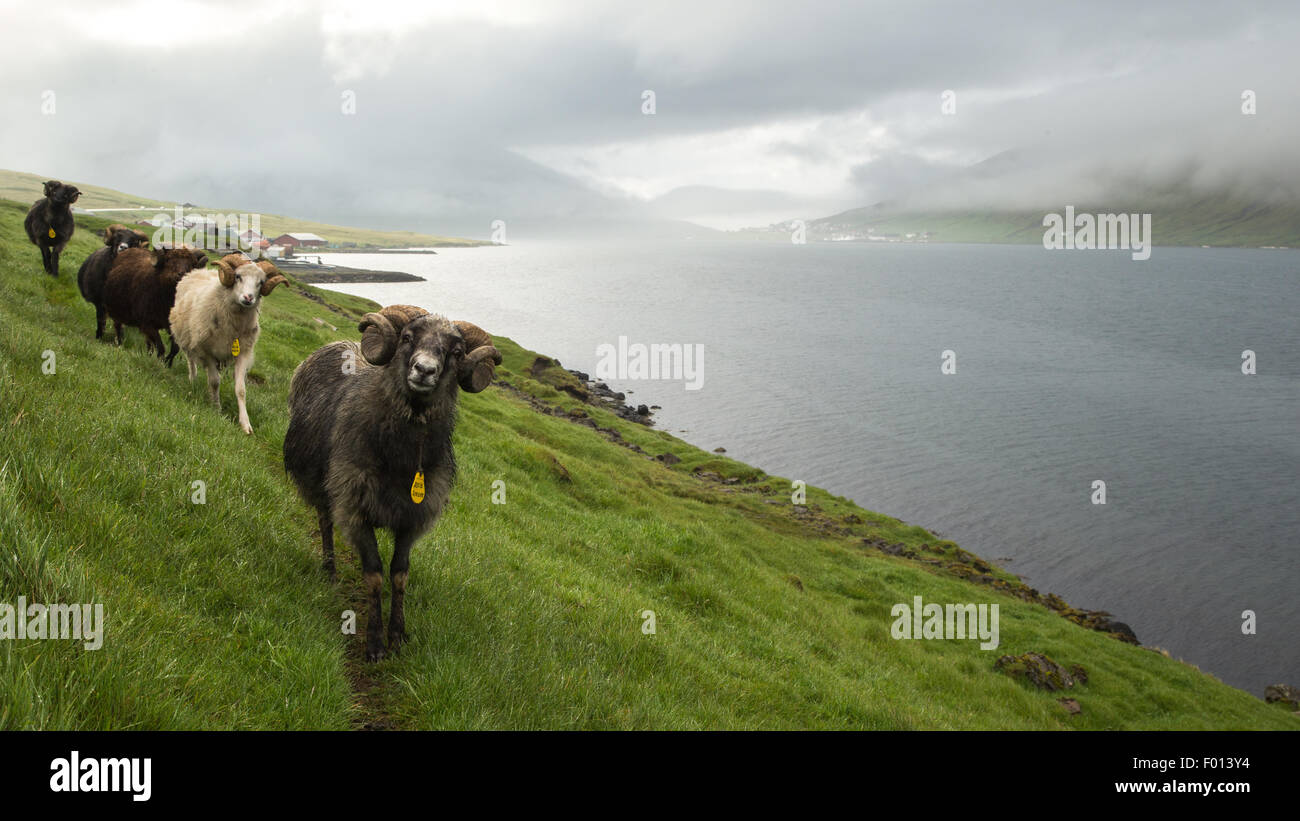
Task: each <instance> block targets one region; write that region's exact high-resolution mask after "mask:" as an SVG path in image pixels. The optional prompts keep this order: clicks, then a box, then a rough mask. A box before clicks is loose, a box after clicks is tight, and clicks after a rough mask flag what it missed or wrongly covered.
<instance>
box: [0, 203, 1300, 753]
mask: <svg viewBox="0 0 1300 821" xmlns="http://www.w3.org/2000/svg"><path fill="white" fill-rule="evenodd" d="M24 212H25V204H19V203H10V202H0V603H10V604H15V603H16V602H17V599H18V597H19V596H24V597H26V599H27V600H28V601H42V602H55V601H60V602H99V603H102V604H103V605H104V606H105V613H106V620H107V628H106V634H105V637H104V644H103V647H102V648H101V649H99V650H94V651H88V650H84V649H82V647H81V645H80V644H79V643H76V642H72V641H67V640H32V639H27V640H16V639H14V640H0V728H5V729H13V728H39V729H48V728H165V729H172V728H338V729H346V728H356V727H365V726H384V727H409V728H843V727H852V728H871V729H886V728H888V729H900V728H901V729H912V728H1027V729H1061V728H1087V729H1098V728H1261V729H1263V728H1275V729H1295V728H1297V727H1298V726H1300V722H1298V720H1297V718H1296V717H1294V716H1292V715H1291V714H1289V713H1288V712H1286V711H1285V710H1283V709H1281V708H1279V707H1276V706H1274V705H1267V704H1265V703H1264V702H1262V701H1260V700H1259V699H1257V698H1255V697H1253V696H1251V695H1249V694H1247V693H1244V692H1242V691H1240V690H1236V689H1233V688H1231V687H1228V686H1226V685H1224V684H1222V683H1220V682H1219V681H1217V680H1215V679H1214V678H1212V677H1210V676H1208V675H1205V674H1203V673H1201V672H1199V671H1197V670H1195V669H1194V668H1192V667H1190V666H1187V665H1185V664H1182V663H1180V662H1178V661H1175V660H1172V659H1170V658H1168V657H1166V656H1164V655H1162V654H1160V653H1157V652H1153V651H1151V650H1149V649H1145V648H1140V647H1135V646H1132V645H1129V644H1125V643H1123V642H1121V641H1117V640H1116V639H1115V638H1112V637H1111V636H1109V635H1106V634H1104V633H1100V632H1096V631H1093V630H1088V629H1085V628H1084V627H1081V626H1079V625H1078V624H1076V623H1074V622H1072V621H1070V620H1068V619H1066V618H1062V615H1061V614H1059V613H1057V612H1054V611H1053V610H1051V609H1049V608H1048V607H1045V606H1042V605H1041V604H1038V603H1033V602H1029V601H1024V600H1022V599H1021V598H1019V597H1018V594H1023V593H1024V590H1025V589H1024V588H1022V587H1018V586H1017V585H1016V584H1015V580H1014V578H1013V577H1011V576H1009V575H1008V574H1005V573H1003V572H1002V571H999V570H997V569H996V568H991V569H988V570H982V569H981V568H980V566H979V565H978V564H977V560H975V559H974V558H973V557H971V556H969V554H965V553H963V552H961V551H959V550H958V548H957V547H956V546H955V545H953V544H951V543H949V542H945V541H943V540H940V539H938V538H937V537H935V536H934V535H932V534H930V533H928V532H926V531H925V530H923V529H921V528H919V527H911V526H908V525H905V524H903V523H900V522H898V521H896V520H893V519H890V518H888V517H886V516H882V515H879V514H875V513H870V512H867V511H864V510H861V509H859V508H857V507H855V506H854V505H852V504H850V503H849V502H847V501H846V500H843V499H839V498H836V497H833V496H831V495H830V494H827V493H825V492H823V491H821V490H817V489H815V488H810V489H809V491H808V505H807V506H806V507H802V506H800V507H796V506H794V505H792V504H791V500H790V483H789V482H788V481H786V480H783V479H779V478H777V477H772V476H767V475H764V474H763V473H762V472H761V471H758V470H756V469H754V468H751V467H748V466H746V465H743V464H740V463H738V462H734V461H731V460H727V459H724V458H720V457H718V456H715V455H713V454H709V453H705V452H702V451H700V450H698V449H696V448H694V447H691V446H690V445H687V444H685V443H683V442H681V441H679V440H677V439H674V438H673V437H671V436H669V435H668V434H666V433H664V432H661V431H655V430H649V429H646V428H643V427H640V426H637V425H635V424H632V423H628V422H624V421H622V420H619V419H617V418H615V417H614V416H613V415H612V414H610V413H608V412H606V411H605V410H603V409H600V408H596V407H593V406H585V405H583V404H582V403H581V402H580V401H579V400H578V399H576V398H574V397H573V396H571V395H570V394H569V393H568V392H566V391H565V390H563V389H564V388H565V387H572V386H571V385H566V380H567V379H570V378H571V377H567V376H566V374H565V373H564V372H563V371H561V370H560V369H559V368H557V367H555V366H554V365H553V364H548V362H547V361H545V360H542V361H539V360H538V357H537V355H536V354H534V353H532V352H530V351H526V350H523V349H521V348H520V347H518V346H517V345H514V344H513V343H512V342H510V341H509V340H508V339H504V338H501V337H498V338H497V339H498V345H499V346H500V347H501V349H502V352H503V353H504V355H505V365H504V366H503V368H502V369H501V370H500V371H499V377H500V382H499V384H497V385H494V386H493V387H491V388H489V389H488V390H487V391H485V392H484V393H482V394H477V395H467V396H464V397H462V400H461V421H460V426H459V427H458V428H457V431H456V454H457V457H458V461H459V463H460V466H461V473H460V477H459V480H458V484H457V487H456V489H455V490H454V492H453V495H452V501H451V504H450V506H449V509H448V510H447V511H446V513H445V515H444V517H443V519H442V520H441V521H440V523H439V524H438V526H437V527H436V528H435V530H434V531H433V532H432V533H431V534H430V535H429V536H427V537H426V538H425V539H423V540H422V542H421V543H420V544H419V545H417V547H416V549H415V551H414V554H413V556H412V567H411V581H410V585H409V588H408V593H407V602H406V615H407V622H408V623H407V628H408V630H409V631H410V633H411V636H412V642H411V643H410V644H408V645H407V646H406V647H404V648H403V650H402V652H401V653H400V654H399V655H398V656H397V657H395V658H391V659H386V660H385V661H383V662H381V663H379V664H377V665H365V664H363V663H361V662H360V661H359V648H360V636H354V635H347V634H345V633H344V632H342V630H341V625H342V624H343V623H344V611H345V610H348V609H356V610H357V611H358V612H359V611H360V610H361V607H360V590H361V584H360V576H359V573H358V571H357V568H356V564H355V561H354V560H353V559H352V558H351V557H350V555H349V552H348V549H347V547H346V546H344V545H340V558H341V560H342V563H341V567H340V576H341V578H340V581H339V582H338V583H337V584H332V583H330V582H329V581H328V580H327V579H326V578H325V576H324V575H323V574H322V573H321V572H320V570H319V561H320V558H319V544H318V541H317V538H316V535H315V533H314V530H315V528H314V517H313V515H312V514H311V512H310V511H309V510H308V509H307V508H306V507H305V506H304V505H303V504H302V503H301V502H300V501H299V500H298V499H297V497H296V496H295V494H294V492H293V490H292V488H291V486H290V483H289V482H288V480H287V479H286V477H285V475H284V472H283V469H282V466H281V460H280V448H281V444H282V440H283V436H284V432H285V428H286V426H287V421H288V420H287V407H286V391H287V388H288V383H289V378H290V375H291V373H292V370H293V368H294V366H295V365H296V364H297V363H298V362H299V361H301V360H302V358H303V357H305V356H306V355H307V354H308V353H309V352H310V351H312V350H313V349H315V348H316V347H317V346H319V345H321V344H324V343H326V342H329V341H331V340H334V339H339V338H356V337H357V333H356V330H355V328H356V319H357V317H358V316H359V315H360V313H362V312H363V311H365V310H367V309H369V308H370V307H371V305H370V304H369V303H367V302H365V301H364V300H360V299H355V298H350V297H346V296H340V295H337V294H332V293H328V292H322V291H317V290H315V289H312V288H310V287H307V286H302V285H299V284H297V283H294V284H292V285H290V286H288V287H282V288H280V289H277V290H276V291H275V292H274V293H273V294H272V295H271V296H269V297H268V298H267V299H266V302H265V303H264V309H263V333H262V338H261V339H260V340H259V342H258V347H257V364H256V365H255V367H254V368H253V370H252V375H251V381H250V385H249V389H248V406H249V412H250V416H251V420H252V425H253V428H254V434H253V435H252V436H245V435H243V434H242V433H241V432H240V431H239V429H238V427H237V426H236V424H235V422H234V420H233V408H234V398H233V393H232V388H231V386H230V384H229V379H228V378H227V379H226V380H225V383H224V384H223V386H222V401H223V409H222V411H221V412H220V413H219V412H218V411H217V410H215V409H214V408H213V407H212V406H211V405H210V404H208V402H207V400H206V398H205V393H206V389H205V386H204V385H203V384H202V380H199V381H197V382H195V383H190V382H188V381H187V380H186V369H185V366H184V365H183V363H177V365H176V366H175V367H173V368H172V369H170V370H168V369H166V368H164V367H163V366H162V365H161V364H160V362H159V361H158V360H157V359H155V358H154V357H152V356H149V355H147V354H146V353H145V351H144V347H143V340H142V338H141V337H140V336H139V334H138V333H136V332H135V331H133V330H132V331H129V332H128V338H127V342H126V345H125V346H124V348H122V349H118V348H115V347H112V346H110V345H106V344H102V343H99V342H96V341H95V340H94V338H93V327H94V312H93V310H92V309H91V307H90V306H89V305H87V304H85V303H84V302H83V301H82V300H81V298H80V296H79V294H78V293H77V290H76V285H75V282H74V281H73V280H74V279H75V271H76V268H77V266H78V265H79V264H80V261H81V260H82V259H83V258H84V257H85V256H86V255H87V254H88V253H89V252H90V251H91V250H92V249H93V248H95V247H96V245H97V240H96V238H95V237H94V236H93V234H92V230H93V229H95V228H97V227H101V226H103V225H105V224H107V223H108V222H109V221H108V220H100V219H97V218H86V219H80V220H79V225H80V229H81V230H80V231H79V232H78V234H77V236H76V237H75V239H74V240H73V243H72V245H71V246H70V247H69V249H68V251H67V252H66V253H65V254H64V270H63V273H62V276H61V277H60V278H59V279H58V280H55V279H52V278H51V277H49V276H47V275H45V274H43V273H42V272H41V268H40V262H39V254H38V253H37V251H36V249H35V248H33V247H32V246H30V245H29V244H28V243H27V242H26V239H25V237H23V235H22V229H21V220H22V215H23V213H24ZM465 319H470V320H473V319H474V317H465ZM336 328H337V329H336ZM47 351H48V352H52V354H53V357H54V359H53V361H54V363H55V367H54V373H52V374H49V373H46V372H45V371H44V370H43V368H42V364H43V363H45V362H48V361H50V360H49V357H50V354H47V353H46V352H47ZM584 419H590V420H592V423H593V424H594V425H595V426H596V427H592V426H590V425H588V424H586V423H584V421H583V420H584ZM600 428H603V429H606V430H605V432H602V430H600ZM608 431H612V433H611V432H608ZM633 446H635V447H633ZM665 452H672V453H673V454H675V455H677V456H678V457H679V458H680V459H681V461H680V463H677V464H674V465H672V466H667V465H666V464H665V463H664V462H661V461H656V460H654V459H652V458H650V457H651V455H658V454H662V453H665ZM195 482H203V483H205V484H204V487H205V491H206V503H205V504H195V503H193V495H194V493H195V488H196V485H195V484H194V483H195ZM498 482H503V483H504V484H503V485H502V484H495V487H494V483H498ZM501 488H504V492H505V499H504V504H494V503H493V493H494V490H499V489H501ZM381 543H382V544H384V545H385V547H384V552H385V554H387V552H388V550H390V549H391V542H389V541H384V542H381ZM892 545H901V546H902V547H901V548H892V547H890V549H894V550H897V551H898V552H900V553H901V554H902V555H898V556H889V555H885V553H884V552H882V551H881V550H880V549H878V548H879V546H886V547H888V546H892ZM909 555H913V556H914V557H913V558H909V557H908V556H909ZM967 577H970V578H967ZM981 577H983V578H985V579H986V580H987V581H996V582H998V583H999V584H998V585H993V584H977V583H976V582H975V581H972V579H978V578H981ZM918 595H919V596H922V597H923V599H924V600H925V601H926V602H939V603H946V602H952V603H965V602H972V603H981V602H987V603H997V604H998V605H999V606H1000V611H1001V629H1000V633H1001V647H1000V648H999V649H997V650H996V651H987V652H986V651H981V650H979V649H978V647H977V644H976V643H975V642H971V641H964V640H953V641H896V640H894V639H892V638H891V637H890V625H891V622H892V618H891V615H890V611H891V607H892V606H893V605H894V604H896V603H911V602H912V600H913V597H914V596H918ZM1189 606H1192V605H1189ZM647 610H650V611H653V612H654V615H655V627H656V630H655V632H654V633H653V634H647V633H645V632H643V625H644V624H645V623H646V622H645V621H644V619H643V614H644V611H647ZM1026 651H1037V652H1042V653H1046V654H1047V655H1049V656H1051V657H1052V658H1053V659H1055V660H1057V661H1059V662H1061V663H1062V664H1065V665H1067V666H1068V665H1074V664H1079V665H1083V666H1084V667H1085V668H1086V669H1087V671H1088V681H1087V683H1086V684H1082V685H1079V686H1076V687H1075V688H1073V689H1072V690H1070V691H1069V692H1068V693H1066V694H1065V695H1069V696H1070V697H1071V698H1074V699H1076V700H1077V701H1078V702H1079V704H1080V705H1081V707H1082V713H1081V714H1078V715H1071V714H1069V713H1068V712H1067V711H1066V710H1065V709H1064V708H1063V707H1062V706H1061V705H1060V704H1058V702H1057V699H1058V697H1060V696H1061V695H1062V694H1061V693H1049V692H1045V691H1040V690H1037V689H1034V688H1033V687H1032V686H1030V685H1028V684H1026V683H1024V682H1022V681H1019V680H1015V679H1012V678H1009V677H1007V676H1006V675H1004V674H1003V673H1001V672H998V671H996V670H995V669H994V661H995V659H996V658H997V656H999V655H1001V654H1003V653H1011V654H1018V653H1023V652H1026Z"/></svg>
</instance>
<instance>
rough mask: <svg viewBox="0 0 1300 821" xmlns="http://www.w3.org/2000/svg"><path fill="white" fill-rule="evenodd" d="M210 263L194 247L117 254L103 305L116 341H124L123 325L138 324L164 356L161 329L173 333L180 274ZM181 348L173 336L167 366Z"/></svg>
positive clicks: (137, 250) (151, 348)
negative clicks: (170, 321)
mask: <svg viewBox="0 0 1300 821" xmlns="http://www.w3.org/2000/svg"><path fill="white" fill-rule="evenodd" d="M207 264H208V255H207V254H205V253H203V252H202V251H199V250H196V249H193V248H185V247H181V248H163V249H159V250H157V251H149V250H147V249H145V248H128V249H126V250H125V251H121V252H120V253H118V255H117V259H115V260H114V261H113V266H112V267H111V268H109V270H108V278H107V279H106V280H105V281H104V307H105V308H107V309H108V315H109V316H110V317H112V318H113V331H114V334H115V336H116V338H117V344H119V345H121V344H122V326H123V325H135V326H138V327H139V328H140V332H141V333H142V334H144V337H145V339H146V340H147V343H148V347H149V349H150V350H154V351H157V353H158V358H159V359H161V358H162V356H163V344H162V337H161V336H159V335H158V332H159V331H160V330H165V331H167V333H169V334H170V333H171V325H170V324H169V320H168V314H170V313H171V310H172V304H173V303H174V302H175V301H176V286H177V285H178V284H179V283H180V281H181V277H183V276H185V275H186V274H188V273H189V272H190V271H192V270H193V269H195V268H203V267H206V266H207ZM179 350H180V348H179V346H177V344H176V340H175V339H172V346H171V351H170V352H169V353H168V354H167V366H168V367H171V364H172V360H173V359H175V358H176V352H177V351H179Z"/></svg>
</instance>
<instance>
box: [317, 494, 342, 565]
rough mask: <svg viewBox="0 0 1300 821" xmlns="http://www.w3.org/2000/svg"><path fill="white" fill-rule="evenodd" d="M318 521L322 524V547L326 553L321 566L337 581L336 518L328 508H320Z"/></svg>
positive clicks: (323, 552)
mask: <svg viewBox="0 0 1300 821" xmlns="http://www.w3.org/2000/svg"><path fill="white" fill-rule="evenodd" d="M316 521H317V522H318V523H319V524H320V549H321V553H322V554H323V555H324V560H323V561H322V562H321V568H322V569H324V571H325V572H326V573H328V574H329V576H330V581H337V580H338V574H337V573H336V572H335V571H334V520H333V519H332V518H331V517H330V512H329V511H328V510H319V511H317V512H316Z"/></svg>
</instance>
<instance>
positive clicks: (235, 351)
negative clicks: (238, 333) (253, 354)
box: [230, 339, 239, 356]
mask: <svg viewBox="0 0 1300 821" xmlns="http://www.w3.org/2000/svg"><path fill="white" fill-rule="evenodd" d="M230 355H231V356H239V340H238V339H236V340H235V341H234V342H231V343H230Z"/></svg>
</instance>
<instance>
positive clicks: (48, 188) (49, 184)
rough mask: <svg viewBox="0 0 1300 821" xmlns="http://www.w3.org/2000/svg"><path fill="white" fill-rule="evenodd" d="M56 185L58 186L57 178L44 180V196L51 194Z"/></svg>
mask: <svg viewBox="0 0 1300 821" xmlns="http://www.w3.org/2000/svg"><path fill="white" fill-rule="evenodd" d="M58 187H59V181H58V180H46V181H45V196H47V197H48V196H51V195H52V194H54V189H56V188H58Z"/></svg>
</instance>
